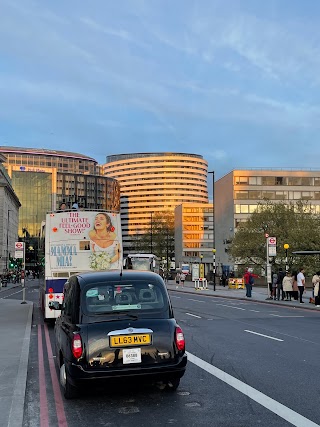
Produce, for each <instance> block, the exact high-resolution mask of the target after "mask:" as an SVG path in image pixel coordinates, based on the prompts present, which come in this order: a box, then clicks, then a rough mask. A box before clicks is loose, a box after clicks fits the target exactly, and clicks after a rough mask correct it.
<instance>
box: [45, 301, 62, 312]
mask: <svg viewBox="0 0 320 427" xmlns="http://www.w3.org/2000/svg"><path fill="white" fill-rule="evenodd" d="M48 306H49V308H50V309H51V310H61V309H62V304H60V303H59V301H49V304H48Z"/></svg>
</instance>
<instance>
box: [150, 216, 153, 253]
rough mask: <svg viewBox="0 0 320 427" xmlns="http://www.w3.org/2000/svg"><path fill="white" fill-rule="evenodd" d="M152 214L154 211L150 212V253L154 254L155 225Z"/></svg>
mask: <svg viewBox="0 0 320 427" xmlns="http://www.w3.org/2000/svg"><path fill="white" fill-rule="evenodd" d="M152 214H153V212H150V253H151V254H152V253H153V252H152V250H153V248H152V243H153V242H152V226H153V224H152Z"/></svg>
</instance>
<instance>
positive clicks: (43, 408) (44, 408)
mask: <svg viewBox="0 0 320 427" xmlns="http://www.w3.org/2000/svg"><path fill="white" fill-rule="evenodd" d="M38 360H39V392H40V427H49V416H48V400H47V390H46V382H45V373H44V363H43V345H42V332H41V325H38Z"/></svg>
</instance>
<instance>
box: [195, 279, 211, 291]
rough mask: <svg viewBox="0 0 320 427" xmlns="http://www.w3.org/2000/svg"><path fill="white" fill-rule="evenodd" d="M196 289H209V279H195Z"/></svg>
mask: <svg viewBox="0 0 320 427" xmlns="http://www.w3.org/2000/svg"><path fill="white" fill-rule="evenodd" d="M194 289H195V290H196V291H197V290H208V281H207V279H197V280H195V281H194Z"/></svg>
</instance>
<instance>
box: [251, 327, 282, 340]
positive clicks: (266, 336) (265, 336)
mask: <svg viewBox="0 0 320 427" xmlns="http://www.w3.org/2000/svg"><path fill="white" fill-rule="evenodd" d="M244 332H249V334H254V335H259V336H260V337H264V338H269V339H270V340H275V341H281V342H283V340H281V339H280V338H275V337H270V336H269V335H264V334H259V333H258V332H254V331H249V330H248V329H245V330H244Z"/></svg>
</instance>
